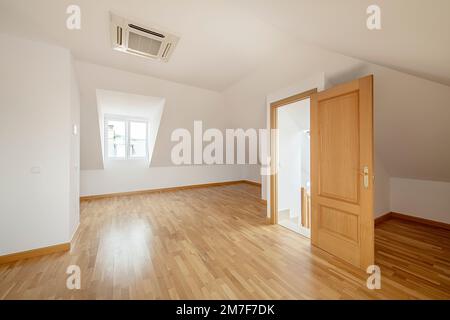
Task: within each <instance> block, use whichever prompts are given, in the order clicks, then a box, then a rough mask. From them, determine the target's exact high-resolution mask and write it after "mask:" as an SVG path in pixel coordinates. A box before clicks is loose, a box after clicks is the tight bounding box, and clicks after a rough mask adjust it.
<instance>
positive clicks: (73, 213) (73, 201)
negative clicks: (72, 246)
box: [68, 60, 80, 239]
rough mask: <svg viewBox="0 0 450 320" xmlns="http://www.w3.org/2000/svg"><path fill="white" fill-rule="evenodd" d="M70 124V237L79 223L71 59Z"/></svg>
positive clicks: (77, 99)
mask: <svg viewBox="0 0 450 320" xmlns="http://www.w3.org/2000/svg"><path fill="white" fill-rule="evenodd" d="M70 125H71V126H70V127H69V129H68V130H69V134H70V210H69V212H70V216H69V235H70V236H71V237H70V239H72V237H73V235H74V233H75V232H76V230H77V228H78V225H79V224H80V91H79V90H78V83H77V79H76V75H75V69H74V61H73V60H71V65H70Z"/></svg>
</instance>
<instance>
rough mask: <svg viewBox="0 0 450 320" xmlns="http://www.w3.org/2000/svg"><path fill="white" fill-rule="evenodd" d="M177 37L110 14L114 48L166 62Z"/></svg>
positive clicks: (176, 41)
mask: <svg viewBox="0 0 450 320" xmlns="http://www.w3.org/2000/svg"><path fill="white" fill-rule="evenodd" d="M178 39H179V38H178V37H177V36H175V35H173V34H170V33H168V32H164V31H161V30H159V29H155V28H148V27H144V26H140V25H138V24H137V23H134V22H130V21H127V20H126V19H124V18H121V17H119V16H116V15H114V14H111V40H112V47H113V49H114V50H117V51H122V52H126V53H130V54H134V55H138V56H142V57H146V58H153V59H157V60H161V61H164V62H167V61H168V60H169V58H170V56H171V55H172V52H173V50H174V49H175V47H176V45H177V43H178Z"/></svg>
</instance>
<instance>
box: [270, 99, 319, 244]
mask: <svg viewBox="0 0 450 320" xmlns="http://www.w3.org/2000/svg"><path fill="white" fill-rule="evenodd" d="M277 112H278V115H277V118H278V129H279V143H278V157H279V171H278V223H279V224H280V225H281V226H283V227H286V228H289V229H291V230H293V231H295V232H298V233H300V234H302V235H304V236H307V237H310V227H311V200H310V199H311V196H310V195H311V188H310V131H309V130H310V99H304V100H301V101H297V102H294V103H291V104H288V105H285V106H283V107H280V108H277Z"/></svg>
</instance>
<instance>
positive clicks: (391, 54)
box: [239, 0, 450, 85]
mask: <svg viewBox="0 0 450 320" xmlns="http://www.w3.org/2000/svg"><path fill="white" fill-rule="evenodd" d="M372 4H376V5H378V6H379V7H380V9H381V30H375V31H369V30H368V29H367V27H366V20H367V17H368V15H367V14H366V10H367V7H368V6H369V5H372ZM239 5H240V6H241V7H242V8H243V10H248V11H250V10H251V11H252V12H253V14H255V16H258V17H259V18H260V19H261V20H263V21H265V22H267V23H270V24H272V25H273V26H275V27H276V28H278V29H279V30H282V31H283V32H285V33H287V34H289V35H292V36H296V38H297V39H298V40H301V41H302V42H307V43H310V44H315V45H318V46H320V47H322V48H324V49H328V50H331V51H335V52H339V53H342V54H345V55H347V56H351V57H355V58H358V59H361V60H365V61H368V62H372V63H376V64H379V65H382V66H385V67H390V68H393V69H396V70H399V71H402V72H406V73H410V74H413V75H416V76H420V77H423V78H426V79H429V80H433V81H436V82H440V83H443V84H446V85H450V41H449V39H450V19H449V13H450V1H448V0H433V1H423V0H339V1H336V0H266V1H260V0H243V1H239Z"/></svg>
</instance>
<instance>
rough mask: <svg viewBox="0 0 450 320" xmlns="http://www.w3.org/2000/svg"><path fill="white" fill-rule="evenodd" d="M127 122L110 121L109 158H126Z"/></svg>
mask: <svg viewBox="0 0 450 320" xmlns="http://www.w3.org/2000/svg"><path fill="white" fill-rule="evenodd" d="M125 132H126V130H125V122H124V121H116V120H108V122H107V136H108V141H107V143H108V157H111V158H124V157H125V156H126V145H125V144H126V137H125Z"/></svg>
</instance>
